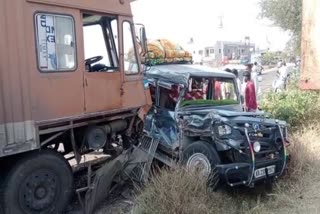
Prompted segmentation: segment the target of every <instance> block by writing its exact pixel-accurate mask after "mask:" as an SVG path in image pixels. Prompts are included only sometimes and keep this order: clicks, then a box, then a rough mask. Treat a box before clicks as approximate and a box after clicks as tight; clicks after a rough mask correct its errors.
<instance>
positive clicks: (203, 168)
mask: <svg viewBox="0 0 320 214" xmlns="http://www.w3.org/2000/svg"><path fill="white" fill-rule="evenodd" d="M187 170H188V171H194V170H199V171H200V172H201V174H202V175H204V176H206V177H208V176H209V175H210V172H211V164H210V161H209V159H208V158H207V156H205V155H204V154H202V153H195V154H193V155H191V156H190V157H189V159H188V161H187Z"/></svg>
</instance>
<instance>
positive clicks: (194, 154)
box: [182, 141, 220, 189]
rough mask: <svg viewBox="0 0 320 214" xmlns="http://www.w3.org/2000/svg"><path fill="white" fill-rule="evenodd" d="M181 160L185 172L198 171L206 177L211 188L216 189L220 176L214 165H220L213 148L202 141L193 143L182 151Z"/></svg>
mask: <svg viewBox="0 0 320 214" xmlns="http://www.w3.org/2000/svg"><path fill="white" fill-rule="evenodd" d="M182 158H183V163H184V164H185V165H186V168H187V170H195V169H197V170H200V171H201V173H202V174H203V175H204V176H207V177H208V184H209V186H210V187H211V188H213V189H216V188H217V187H218V185H219V183H220V176H219V172H218V169H217V168H216V165H217V164H219V163H220V158H219V155H218V153H217V152H216V150H215V149H214V147H213V146H211V145H209V144H208V143H206V142H203V141H197V142H194V143H192V144H190V145H189V146H188V147H187V148H186V149H185V150H184V151H183V154H182Z"/></svg>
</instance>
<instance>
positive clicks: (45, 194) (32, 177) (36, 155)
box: [1, 150, 73, 214]
mask: <svg viewBox="0 0 320 214" xmlns="http://www.w3.org/2000/svg"><path fill="white" fill-rule="evenodd" d="M1 193H2V194H1V202H2V205H3V209H4V213H5V214H36V213H37V214H57V213H61V212H62V211H63V209H64V208H65V207H66V206H67V204H68V203H69V199H70V197H71V194H72V193H73V174H72V170H71V167H70V165H69V163H68V162H67V161H66V160H65V159H64V157H63V156H62V155H60V154H59V153H58V152H55V151H52V150H41V151H37V152H32V153H30V154H28V155H25V156H23V157H22V158H21V159H20V160H19V161H18V162H17V163H15V164H14V166H13V167H12V168H11V169H10V170H9V173H8V174H7V176H6V178H5V181H4V185H3V189H2V191H1Z"/></svg>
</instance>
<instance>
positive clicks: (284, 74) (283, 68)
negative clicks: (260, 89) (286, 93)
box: [279, 62, 289, 88]
mask: <svg viewBox="0 0 320 214" xmlns="http://www.w3.org/2000/svg"><path fill="white" fill-rule="evenodd" d="M288 74H289V73H288V68H287V65H286V63H285V62H282V63H281V67H280V68H279V78H280V79H281V80H282V81H283V85H284V88H285V87H286V83H287V78H288Z"/></svg>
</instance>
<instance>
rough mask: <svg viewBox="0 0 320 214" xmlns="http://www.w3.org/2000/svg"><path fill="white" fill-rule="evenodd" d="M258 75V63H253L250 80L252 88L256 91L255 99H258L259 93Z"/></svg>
mask: <svg viewBox="0 0 320 214" xmlns="http://www.w3.org/2000/svg"><path fill="white" fill-rule="evenodd" d="M258 73H259V67H258V63H257V62H254V64H253V67H252V71H251V80H252V81H253V83H254V88H255V90H256V98H257V97H258V93H259V81H258Z"/></svg>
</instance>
